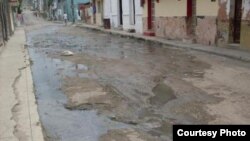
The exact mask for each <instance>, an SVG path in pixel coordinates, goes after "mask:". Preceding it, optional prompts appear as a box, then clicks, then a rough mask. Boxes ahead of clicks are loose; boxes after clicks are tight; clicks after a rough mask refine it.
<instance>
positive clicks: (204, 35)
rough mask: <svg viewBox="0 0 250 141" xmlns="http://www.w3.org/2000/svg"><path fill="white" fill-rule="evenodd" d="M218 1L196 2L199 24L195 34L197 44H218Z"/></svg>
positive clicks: (198, 0) (199, 0)
mask: <svg viewBox="0 0 250 141" xmlns="http://www.w3.org/2000/svg"><path fill="white" fill-rule="evenodd" d="M217 1H218V0H217ZM217 1H214V2H212V1H201V0H197V1H196V15H197V23H196V29H195V33H196V41H197V43H201V44H205V45H215V43H216V35H217V25H216V19H217V15H218V10H219V4H218V2H217ZM208 7H209V8H208Z"/></svg>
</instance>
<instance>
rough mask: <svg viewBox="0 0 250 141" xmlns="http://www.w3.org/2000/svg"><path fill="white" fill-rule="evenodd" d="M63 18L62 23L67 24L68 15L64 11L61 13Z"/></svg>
mask: <svg viewBox="0 0 250 141" xmlns="http://www.w3.org/2000/svg"><path fill="white" fill-rule="evenodd" d="M63 19H64V23H65V25H67V21H68V16H67V14H66V13H64V14H63Z"/></svg>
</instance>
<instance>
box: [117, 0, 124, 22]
mask: <svg viewBox="0 0 250 141" xmlns="http://www.w3.org/2000/svg"><path fill="white" fill-rule="evenodd" d="M118 3H119V4H118V8H119V24H120V25H123V11H122V0H119V2H118Z"/></svg>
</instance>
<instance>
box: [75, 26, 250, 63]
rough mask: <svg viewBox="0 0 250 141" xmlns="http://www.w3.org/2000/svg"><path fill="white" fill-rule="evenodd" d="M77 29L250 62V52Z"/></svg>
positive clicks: (114, 32)
mask: <svg viewBox="0 0 250 141" xmlns="http://www.w3.org/2000/svg"><path fill="white" fill-rule="evenodd" d="M75 27H79V28H87V29H91V30H94V31H101V32H104V33H108V34H113V35H120V36H121V37H130V38H134V39H139V40H143V41H148V42H152V43H157V44H161V45H166V46H168V47H169V48H170V47H171V48H181V49H186V50H195V51H200V52H205V53H209V54H214V55H218V56H222V57H227V58H231V59H236V60H240V61H244V62H250V52H248V51H245V52H243V51H241V50H232V49H227V48H219V47H212V46H206V45H199V44H181V43H179V44H178V43H174V42H171V41H169V40H164V41H163V40H160V39H154V38H152V37H146V36H139V35H136V34H131V33H119V31H117V32H116V31H112V30H106V29H102V28H98V27H91V26H84V25H76V26H75Z"/></svg>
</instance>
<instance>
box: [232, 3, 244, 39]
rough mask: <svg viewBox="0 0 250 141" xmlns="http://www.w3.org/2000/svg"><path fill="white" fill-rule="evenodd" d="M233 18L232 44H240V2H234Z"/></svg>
mask: <svg viewBox="0 0 250 141" xmlns="http://www.w3.org/2000/svg"><path fill="white" fill-rule="evenodd" d="M234 1H235V4H234V9H233V10H234V17H233V21H232V35H233V43H240V30H241V17H242V0H234Z"/></svg>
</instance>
